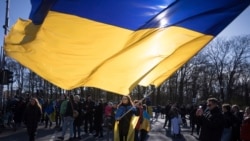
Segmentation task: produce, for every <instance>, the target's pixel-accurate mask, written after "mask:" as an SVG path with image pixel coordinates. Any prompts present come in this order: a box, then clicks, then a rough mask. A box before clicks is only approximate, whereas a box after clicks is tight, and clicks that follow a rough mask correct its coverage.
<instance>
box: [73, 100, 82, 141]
mask: <svg viewBox="0 0 250 141" xmlns="http://www.w3.org/2000/svg"><path fill="white" fill-rule="evenodd" d="M74 100H75V103H74V104H75V110H77V112H78V113H79V115H78V116H77V117H76V118H75V120H74V124H73V126H74V127H73V130H74V138H76V133H77V135H78V139H81V125H82V103H81V101H80V96H79V95H75V96H74Z"/></svg>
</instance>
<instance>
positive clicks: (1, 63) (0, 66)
mask: <svg viewBox="0 0 250 141" xmlns="http://www.w3.org/2000/svg"><path fill="white" fill-rule="evenodd" d="M9 7H10V0H6V8H5V24H4V25H3V28H4V37H3V43H4V38H5V36H6V35H7V33H8V27H9ZM4 67H5V53H4V49H3V45H2V46H1V59H0V71H2V70H3V69H4ZM1 79H2V78H1ZM0 96H1V108H2V109H3V104H4V103H3V102H4V98H3V84H0Z"/></svg>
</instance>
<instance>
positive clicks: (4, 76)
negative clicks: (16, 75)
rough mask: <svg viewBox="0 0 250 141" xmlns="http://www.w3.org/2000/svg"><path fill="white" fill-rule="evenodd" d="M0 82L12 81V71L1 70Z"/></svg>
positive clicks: (3, 83) (7, 82)
mask: <svg viewBox="0 0 250 141" xmlns="http://www.w3.org/2000/svg"><path fill="white" fill-rule="evenodd" d="M0 83H1V84H2V85H5V84H9V83H13V72H12V71H9V70H1V73H0Z"/></svg>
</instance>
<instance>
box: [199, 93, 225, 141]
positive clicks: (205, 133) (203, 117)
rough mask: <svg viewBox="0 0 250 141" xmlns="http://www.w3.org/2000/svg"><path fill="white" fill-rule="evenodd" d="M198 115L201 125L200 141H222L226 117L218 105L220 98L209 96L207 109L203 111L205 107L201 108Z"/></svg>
mask: <svg viewBox="0 0 250 141" xmlns="http://www.w3.org/2000/svg"><path fill="white" fill-rule="evenodd" d="M196 115H197V116H198V122H199V123H200V125H201V131H200V137H199V138H200V141H220V140H221V136H222V132H223V128H224V119H223V115H222V112H221V110H220V109H219V107H218V100H217V99H216V98H209V99H208V100H207V109H206V110H205V111H204V112H203V109H202V108H199V109H198V110H197V112H196Z"/></svg>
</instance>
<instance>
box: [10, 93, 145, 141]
mask: <svg viewBox="0 0 250 141" xmlns="http://www.w3.org/2000/svg"><path fill="white" fill-rule="evenodd" d="M7 107H8V108H6V111H11V113H12V114H13V116H12V117H13V120H14V121H15V129H18V127H20V126H21V124H22V123H24V124H25V126H26V128H27V132H28V135H29V141H34V140H35V137H36V134H37V128H38V125H44V128H56V130H58V131H61V135H60V136H59V137H57V138H58V139H59V140H64V139H65V135H66V133H67V132H69V136H70V138H69V139H67V140H79V139H81V137H82V135H89V136H93V137H95V138H103V136H104V135H103V128H104V127H106V128H107V129H108V130H109V131H111V132H113V133H114V138H116V137H117V136H118V138H117V139H118V140H120V141H127V140H130V141H132V140H134V141H145V140H146V139H147V133H148V132H149V130H150V122H149V121H150V116H149V114H148V112H147V105H146V104H143V103H142V100H134V101H132V100H131V98H130V97H129V96H124V97H122V99H121V101H119V102H111V101H106V102H105V101H103V100H102V99H99V100H97V101H94V100H92V97H91V95H88V96H87V97H86V99H85V98H83V97H80V96H79V95H61V96H60V97H59V98H56V99H43V98H35V97H28V98H20V97H19V98H17V97H16V98H14V99H12V100H9V101H8V102H7ZM132 120H133V121H132ZM129 123H131V124H129ZM114 127H116V130H114ZM134 129H135V130H134ZM128 136H129V137H130V138H129V139H127V137H128ZM131 138H133V139H132V140H131Z"/></svg>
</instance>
